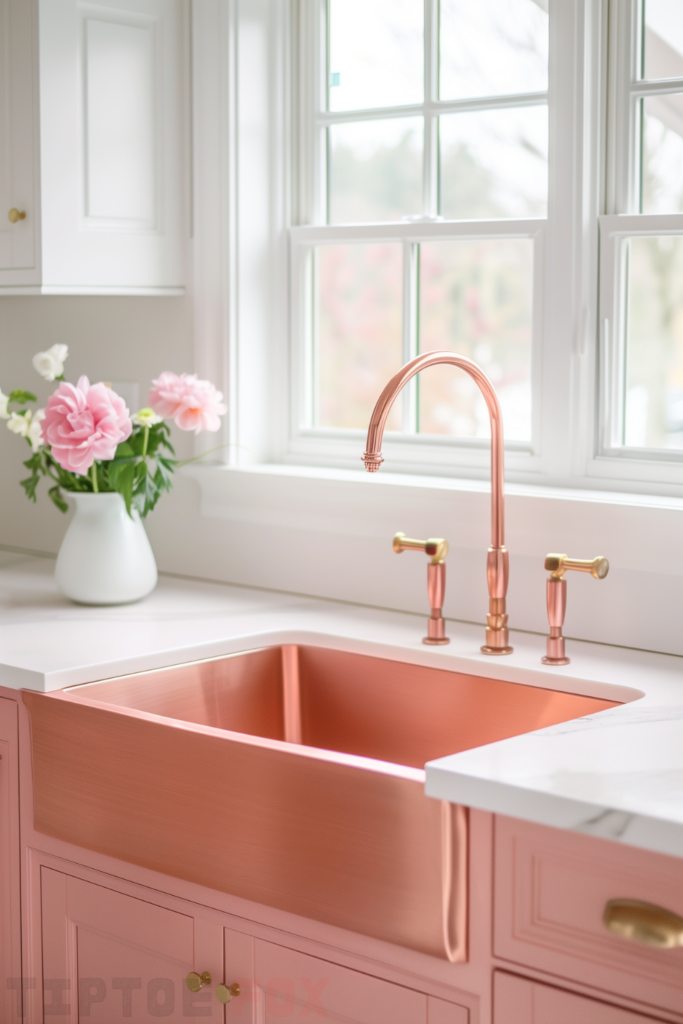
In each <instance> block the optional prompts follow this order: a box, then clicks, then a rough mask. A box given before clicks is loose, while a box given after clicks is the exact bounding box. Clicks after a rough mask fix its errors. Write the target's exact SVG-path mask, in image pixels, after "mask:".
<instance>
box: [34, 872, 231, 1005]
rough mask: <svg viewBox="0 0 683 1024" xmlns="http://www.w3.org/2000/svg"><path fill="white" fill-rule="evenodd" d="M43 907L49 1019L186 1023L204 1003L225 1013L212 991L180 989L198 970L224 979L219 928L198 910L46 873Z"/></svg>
mask: <svg viewBox="0 0 683 1024" xmlns="http://www.w3.org/2000/svg"><path fill="white" fill-rule="evenodd" d="M141 895H146V896H148V897H150V896H151V897H153V895H154V894H153V893H151V892H149V893H144V892H143V893H141ZM41 902H42V960H43V978H42V983H43V991H44V999H45V1016H46V1017H51V1016H56V1017H61V1018H62V1019H63V1020H64V1021H65V1022H66V1021H68V1022H69V1024H72V1022H73V1024H76V1022H77V1021H80V1020H82V1019H85V1018H88V1019H89V1020H92V1021H101V1022H103V1024H109V1022H111V1021H113V1020H117V1019H118V1018H119V1017H123V1018H129V1019H130V1020H131V1021H149V1020H150V1018H153V1017H164V1018H166V1019H167V1020H169V1021H181V1020H182V1021H188V1020H195V1019H199V1017H203V1016H207V1009H209V1008H208V1006H207V1002H209V1001H213V1002H214V1004H215V1005H214V1006H213V1007H212V1009H213V1014H212V1015H213V1016H214V1017H216V1015H217V1013H218V1011H220V1012H221V1014H222V1007H220V1006H219V1005H218V1004H217V1003H216V1002H215V1000H214V997H213V994H212V991H211V988H206V989H202V990H201V991H200V992H199V993H197V994H193V993H192V992H190V990H189V989H188V987H187V985H186V983H185V979H186V977H187V974H188V973H189V972H190V971H195V970H196V971H198V972H203V971H210V972H211V974H212V976H213V978H214V979H215V981H222V980H223V979H222V974H221V971H222V952H223V948H222V937H223V936H222V929H221V928H220V926H219V925H218V924H216V923H215V922H212V921H210V920H207V919H205V918H203V917H202V916H201V911H200V908H197V910H198V911H199V916H196V915H193V914H192V913H179V912H178V911H176V910H171V909H168V908H167V907H163V906H157V905H155V904H154V903H152V902H149V900H148V899H144V898H136V897H133V896H130V895H128V894H125V893H121V892H117V891H116V890H114V889H110V888H105V887H104V886H102V885H95V884H93V883H92V882H87V881H84V880H83V879H81V878H76V877H74V876H73V875H68V874H64V873H62V872H61V871H53V870H51V869H50V868H46V867H43V868H42V871H41ZM217 1019H221V1018H220V1017H218V1018H217Z"/></svg>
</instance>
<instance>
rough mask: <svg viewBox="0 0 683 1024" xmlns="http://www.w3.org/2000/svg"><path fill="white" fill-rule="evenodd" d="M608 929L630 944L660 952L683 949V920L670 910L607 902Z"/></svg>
mask: <svg viewBox="0 0 683 1024" xmlns="http://www.w3.org/2000/svg"><path fill="white" fill-rule="evenodd" d="M602 920H603V923H604V925H605V928H607V930H608V931H610V932H612V934H613V935H618V936H619V937H620V938H622V939H628V941H629V942H638V943H640V945H641V946H655V947H656V948H657V949H674V948H675V947H676V946H683V918H682V917H679V916H678V914H674V913H673V911H671V910H665V909H664V907H658V906H656V905H655V904H654V903H643V902H642V901H641V900H626V899H621V900H608V902H607V904H606V905H605V912H604V914H603V917H602Z"/></svg>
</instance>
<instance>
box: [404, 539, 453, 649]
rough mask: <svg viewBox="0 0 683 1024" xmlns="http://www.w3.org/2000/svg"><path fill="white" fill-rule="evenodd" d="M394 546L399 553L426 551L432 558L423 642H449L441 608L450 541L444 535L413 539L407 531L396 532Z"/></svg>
mask: <svg viewBox="0 0 683 1024" xmlns="http://www.w3.org/2000/svg"><path fill="white" fill-rule="evenodd" d="M392 547H393V549H394V551H395V552H396V554H397V555H400V554H401V553H402V552H403V551H424V553H425V554H426V555H428V556H429V558H430V563H429V565H428V566H427V594H428V595H429V605H430V608H431V611H432V613H431V615H430V617H429V619H428V620H427V636H425V637H423V640H422V643H423V644H429V645H430V646H437V645H439V644H448V643H450V640H449V639H448V637H447V636H446V623H445V620H444V617H443V615H442V614H441V609H442V608H443V601H444V597H445V595H446V555H447V554H448V541H446V540H444V539H443V537H430V538H429V539H428V540H412V538H410V537H406V535H405V533H396V534H394V540H393V544H392Z"/></svg>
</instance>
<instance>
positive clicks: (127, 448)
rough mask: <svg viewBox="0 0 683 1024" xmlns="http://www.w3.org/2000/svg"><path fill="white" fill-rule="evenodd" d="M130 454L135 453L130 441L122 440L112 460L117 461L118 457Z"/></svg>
mask: <svg viewBox="0 0 683 1024" xmlns="http://www.w3.org/2000/svg"><path fill="white" fill-rule="evenodd" d="M130 455H135V452H134V451H133V449H132V447H131V445H129V444H128V441H122V442H121V444H120V445H119V446H118V447H117V449H116V452H115V453H114V459H113V460H112V461H115V460H116V459H125V458H127V457H128V456H130Z"/></svg>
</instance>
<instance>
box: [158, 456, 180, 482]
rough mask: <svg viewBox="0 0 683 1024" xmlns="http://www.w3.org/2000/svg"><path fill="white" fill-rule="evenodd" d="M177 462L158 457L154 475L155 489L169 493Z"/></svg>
mask: <svg viewBox="0 0 683 1024" xmlns="http://www.w3.org/2000/svg"><path fill="white" fill-rule="evenodd" d="M176 466H177V462H176V461H175V459H167V458H165V456H163V455H160V456H159V457H158V459H157V470H156V473H155V474H154V477H155V480H156V483H157V487H159V489H160V490H164V491H170V490H171V487H172V486H173V474H174V472H175V468H176Z"/></svg>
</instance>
